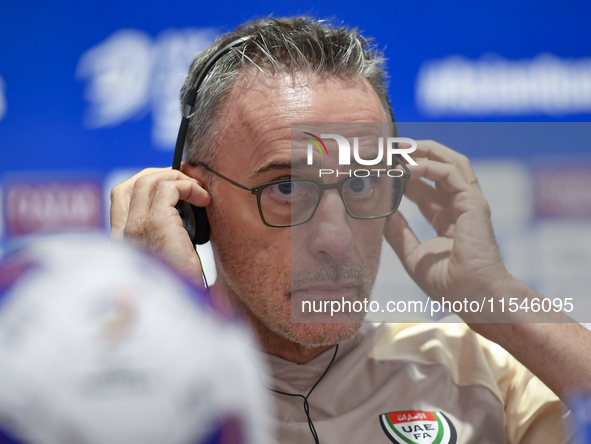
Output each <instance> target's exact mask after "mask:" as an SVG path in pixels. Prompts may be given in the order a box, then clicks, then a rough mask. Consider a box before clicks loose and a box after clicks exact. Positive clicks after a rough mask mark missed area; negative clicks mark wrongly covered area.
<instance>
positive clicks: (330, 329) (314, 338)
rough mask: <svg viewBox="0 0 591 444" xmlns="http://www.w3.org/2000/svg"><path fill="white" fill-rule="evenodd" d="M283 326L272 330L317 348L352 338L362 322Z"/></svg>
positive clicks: (299, 342) (300, 343) (309, 346)
mask: <svg viewBox="0 0 591 444" xmlns="http://www.w3.org/2000/svg"><path fill="white" fill-rule="evenodd" d="M282 327H284V328H277V327H275V328H273V327H271V330H274V332H275V333H276V334H278V335H280V336H283V337H284V338H286V339H289V340H290V341H292V342H295V343H296V344H299V345H302V346H304V347H308V348H317V347H326V346H332V345H336V344H338V343H339V342H343V341H346V340H348V339H351V338H352V337H353V336H355V335H356V334H357V332H358V331H359V328H360V327H361V323H360V322H356V323H350V322H347V323H327V324H320V323H290V324H289V325H286V326H282Z"/></svg>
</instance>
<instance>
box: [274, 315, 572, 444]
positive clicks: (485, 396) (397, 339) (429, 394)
mask: <svg viewBox="0 0 591 444" xmlns="http://www.w3.org/2000/svg"><path fill="white" fill-rule="evenodd" d="M458 319H459V318H458ZM333 354H334V348H331V349H330V350H327V351H325V352H324V353H322V354H321V355H319V356H317V357H316V358H314V359H313V360H311V361H310V362H307V363H306V364H296V363H293V362H289V361H286V360H284V359H281V358H278V357H276V356H267V358H268V361H269V363H270V367H271V375H270V381H269V383H270V385H271V386H272V387H273V388H275V389H277V390H280V391H283V392H287V393H300V394H303V395H306V394H307V393H308V391H309V390H310V388H311V387H312V386H313V385H314V383H315V382H316V381H317V380H318V378H319V377H320V375H322V373H323V372H324V370H325V369H326V367H327V366H328V364H329V362H330V360H331V359H332V357H333ZM273 397H274V401H275V404H276V409H275V414H276V417H275V435H276V438H275V439H276V442H278V443H298V444H300V443H302V444H304V443H313V442H314V439H313V437H312V434H311V432H310V429H309V426H308V422H307V418H306V415H305V413H304V409H303V400H302V399H301V398H294V397H290V396H285V395H281V394H274V395H273ZM309 404H310V416H311V418H312V421H313V422H314V425H315V427H316V431H317V433H318V437H319V440H320V443H322V444H328V443H335V444H336V443H339V444H340V443H375V444H380V443H383V444H388V443H400V444H412V443H420V444H432V443H433V444H449V443H454V442H457V444H467V443H474V444H486V443H491V444H492V443H495V444H499V443H510V444H511V443H523V444H526V443H532V444H534V443H535V444H539V443H544V444H553V443H562V442H567V440H566V439H565V432H564V428H563V416H564V415H565V408H564V405H563V404H562V403H561V401H560V400H559V399H558V398H557V396H556V395H555V394H554V393H552V392H551V391H550V389H548V388H547V387H546V386H545V385H544V384H543V383H542V382H541V381H540V380H539V379H538V378H536V377H535V376H534V375H532V373H531V372H530V371H529V370H527V369H526V368H525V367H524V366H523V365H521V364H520V363H519V362H518V361H517V360H516V359H515V358H513V357H512V356H511V355H509V354H508V353H507V352H506V351H505V350H504V349H503V348H501V347H500V346H498V345H496V344H494V343H492V342H491V341H488V340H487V339H485V338H483V337H482V336H480V335H477V334H475V333H474V332H473V331H472V330H471V329H470V328H469V327H468V326H467V325H466V324H463V323H437V324H383V325H373V324H364V325H363V326H362V327H361V330H360V332H359V333H358V334H357V335H356V336H355V337H354V338H353V339H351V340H349V341H346V342H344V343H342V344H341V345H340V346H339V351H338V354H337V356H336V359H335V361H334V363H333V365H332V367H331V368H330V370H329V371H328V373H327V374H326V376H325V377H324V379H323V380H322V381H321V382H320V384H319V385H318V386H317V387H316V388H315V390H314V391H313V392H312V394H311V395H310V398H309Z"/></svg>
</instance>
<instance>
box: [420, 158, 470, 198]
mask: <svg viewBox="0 0 591 444" xmlns="http://www.w3.org/2000/svg"><path fill="white" fill-rule="evenodd" d="M416 162H417V165H408V167H409V169H410V170H411V180H417V179H420V178H423V177H424V178H425V179H429V180H432V181H433V182H436V183H438V184H440V186H441V187H443V189H444V190H445V191H447V192H449V193H451V194H452V195H453V194H457V193H461V192H462V191H468V190H470V189H471V186H470V184H469V183H468V179H466V178H465V177H464V176H463V175H462V173H461V172H460V170H459V169H458V168H457V167H456V166H455V165H453V164H449V163H443V162H439V161H435V160H429V159H425V158H419V159H416Z"/></svg>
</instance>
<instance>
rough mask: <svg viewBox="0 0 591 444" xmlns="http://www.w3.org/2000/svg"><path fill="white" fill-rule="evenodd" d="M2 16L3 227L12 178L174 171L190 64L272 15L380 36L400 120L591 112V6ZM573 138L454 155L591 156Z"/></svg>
mask: <svg viewBox="0 0 591 444" xmlns="http://www.w3.org/2000/svg"><path fill="white" fill-rule="evenodd" d="M0 10H1V13H0V149H1V153H2V156H1V157H0V178H1V179H2V183H0V192H3V195H4V207H5V209H4V213H5V217H6V213H7V212H9V211H12V210H14V208H12V210H10V208H8V207H10V203H7V199H8V200H10V199H9V197H7V196H8V195H10V192H11V191H10V190H11V189H10V183H12V182H13V181H14V179H15V177H16V178H19V177H27V178H28V179H27V180H29V179H30V178H31V177H32V178H35V179H39V178H41V179H43V178H44V177H52V178H53V179H52V180H54V179H55V178H64V177H67V178H70V179H71V176H74V177H75V179H74V180H73V182H72V183H73V185H72V183H71V184H70V185H69V186H70V190H72V189H77V188H79V184H77V182H76V180H77V178H78V177H79V176H80V175H81V174H83V175H88V174H90V175H91V176H92V177H93V180H95V181H98V183H102V184H104V185H105V187H106V188H107V187H108V186H110V185H111V181H112V178H113V176H114V173H113V172H114V171H119V170H121V169H129V170H137V169H139V168H141V167H145V166H168V165H170V163H171V158H172V147H173V144H174V138H175V134H176V131H177V128H178V123H179V110H178V108H179V107H178V99H177V96H178V88H179V86H180V84H181V83H182V80H183V76H184V74H185V73H186V67H187V65H188V63H189V62H190V60H191V59H192V56H193V54H194V53H195V52H196V51H198V50H199V49H200V48H202V47H204V46H205V45H206V44H207V43H208V42H209V41H211V39H213V38H214V37H215V35H216V34H219V33H220V32H223V31H226V30H230V29H233V28H234V27H235V26H236V25H238V24H240V23H241V22H243V21H245V20H248V19H251V18H254V17H260V16H268V15H271V14H272V15H274V16H286V15H288V16H290V15H298V14H309V15H313V16H316V17H321V18H327V19H333V20H334V21H335V22H337V23H341V22H342V23H345V24H348V25H352V26H357V27H359V28H360V29H362V30H363V33H364V35H366V36H371V37H374V38H375V39H376V43H377V45H378V47H379V48H382V49H384V50H385V54H386V57H387V58H388V67H389V71H390V74H391V79H390V87H389V92H390V96H391V100H392V104H393V108H394V112H395V115H396V117H397V120H399V121H401V122H424V121H443V122H445V121H460V122H463V121H537V122H566V121H575V122H586V121H589V118H590V117H591V27H590V26H589V23H591V6H589V3H588V2H583V1H570V2H563V1H554V0H552V1H550V0H548V1H537V2H533V1H523V2H513V1H509V0H500V1H495V2H473V1H446V2H426V1H415V2H402V1H398V2H382V3H381V4H380V3H377V2H372V3H370V2H356V1H351V0H346V1H339V2H321V3H319V2H308V1H299V2H276V1H273V2H271V1H262V2H258V3H248V2H241V1H237V0H230V1H225V2H198V1H192V2H188V1H178V2H173V3H170V2H166V1H164V0H144V1H139V0H117V1H114V0H104V1H101V2H80V1H73V0H61V1H52V2H47V1H19V2H14V1H7V0H3V3H2V7H1V8H0ZM587 128H588V127H586V126H578V127H577V131H578V132H579V133H581V132H582V133H583V136H584V134H588V131H587ZM435 136H436V137H437V133H436V134H435ZM441 137H442V138H443V139H442V141H443V142H446V143H455V140H456V139H457V137H456V138H451V139H450V141H449V142H448V141H447V140H446V138H445V131H444V134H443V135H442V136H441ZM525 139H526V140H527V137H525ZM577 140H580V141H581V142H578V143H568V144H562V145H560V146H558V147H557V146H556V144H554V143H552V144H539V143H522V144H496V145H495V147H494V149H490V147H489V146H488V145H486V144H483V145H480V144H474V143H470V144H467V145H465V146H457V145H454V148H458V149H460V150H461V151H463V152H465V153H466V154H467V155H468V156H472V157H474V156H476V157H479V156H485V157H490V156H513V157H515V156H517V157H520V158H522V159H529V158H530V156H532V155H538V154H551V153H553V152H555V151H556V150H557V149H558V150H560V152H562V153H563V154H564V153H569V154H578V155H580V154H584V153H587V152H588V147H589V144H588V143H585V137H579V139H577ZM23 174H24V175H25V176H23ZM48 175H49V176H48ZM115 175H116V174H115ZM106 178H110V179H106ZM107 182H108V183H107ZM39 187H40V188H43V186H42V185H39ZM91 188H92V186H91ZM25 191H26V190H25ZM19 193H21V194H18V193H17V194H18V196H21V197H22V196H23V193H24V195H26V196H30V194H27V193H26V192H24V191H23V190H22V189H20V191H19ZM66 195H67V196H66V197H64V199H70V201H72V199H74V200H75V196H74V197H73V196H72V195H71V194H68V193H66ZM11 196H12V195H11ZM62 197H63V196H62ZM19 198H20V197H19ZM26 199H27V198H25V200H26ZM84 199H87V198H84ZM29 200H30V201H34V199H33V198H29ZM15 205H16V204H15ZM7 208H8V209H7ZM23 208H24V207H23ZM42 216H43V215H42ZM95 216H96V215H95V214H94V213H93V215H92V217H91V216H88V217H89V218H90V219H92V218H95ZM90 219H89V220H90ZM92 220H95V219H92ZM6 225H10V222H7V221H5V222H4V226H5V227H4V229H3V230H0V234H1V233H4V234H3V235H5V233H6V231H7V228H6ZM89 226H92V223H91V224H90V225H89ZM8 231H10V230H8ZM25 231H26V230H25ZM33 231H34V228H33Z"/></svg>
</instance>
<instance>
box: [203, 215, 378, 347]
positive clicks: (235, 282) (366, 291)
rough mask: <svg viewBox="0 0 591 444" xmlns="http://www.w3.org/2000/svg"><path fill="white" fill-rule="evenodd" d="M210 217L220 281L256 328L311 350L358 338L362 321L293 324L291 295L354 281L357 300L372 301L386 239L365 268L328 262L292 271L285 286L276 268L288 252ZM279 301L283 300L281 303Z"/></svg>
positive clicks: (370, 253)
mask: <svg viewBox="0 0 591 444" xmlns="http://www.w3.org/2000/svg"><path fill="white" fill-rule="evenodd" d="M210 213H213V214H212V215H211V216H210V219H211V221H212V227H215V228H216V231H215V245H213V247H214V248H213V249H214V255H215V257H216V262H217V269H218V279H221V280H222V285H223V286H224V287H225V290H226V293H227V295H228V296H229V297H230V298H231V299H232V301H233V303H235V304H236V305H237V306H238V308H239V309H240V310H241V311H242V312H243V313H244V314H245V315H246V316H247V317H248V318H249V320H250V321H251V323H255V324H256V323H259V324H261V325H262V326H264V327H265V328H266V329H267V330H269V331H270V332H272V333H274V334H275V335H277V336H279V337H281V338H284V339H287V340H289V341H291V342H294V343H296V344H298V345H300V346H303V347H306V348H310V349H313V348H318V347H324V346H332V345H335V344H337V343H339V342H343V341H346V340H348V339H351V338H352V337H353V336H354V335H355V334H356V333H357V332H358V330H359V328H360V327H361V323H362V321H363V317H362V316H358V317H357V318H355V321H351V322H334V323H332V322H331V323H293V322H292V319H291V313H292V298H291V294H292V291H291V289H292V286H293V287H294V288H298V287H299V286H302V285H304V284H310V283H314V282H326V281H332V282H337V281H339V280H342V279H351V280H354V281H355V282H356V283H357V291H356V296H355V299H359V300H363V298H367V299H369V297H370V293H371V289H372V288H373V284H374V282H375V277H376V274H377V268H378V265H379V257H380V253H381V245H382V244H381V238H380V241H379V243H377V244H375V245H372V246H370V248H369V250H368V264H367V265H366V266H365V267H363V266H362V265H361V264H351V263H349V262H347V261H345V260H343V261H339V262H334V261H331V260H326V261H323V262H321V263H320V264H317V265H315V267H314V268H313V269H298V270H293V267H287V268H288V271H286V272H285V273H284V274H283V275H280V279H279V280H280V281H281V282H279V281H275V282H273V279H272V277H271V272H272V271H273V270H272V267H271V264H276V263H277V257H276V254H279V255H285V254H288V252H285V251H283V252H281V251H278V249H277V248H275V249H274V248H273V244H271V243H269V242H267V241H266V240H265V239H252V238H251V239H242V240H240V239H237V238H236V235H235V234H234V233H231V232H230V231H229V230H228V229H227V227H226V224H225V220H226V217H225V216H224V213H223V212H222V211H220V208H219V207H218V208H217V209H216V211H214V212H210ZM273 251H275V254H273ZM289 259H291V258H288V260H289ZM289 268H292V269H289ZM277 295H281V296H280V297H281V300H280V301H279V302H277V299H278V296H277ZM256 327H257V326H256V325H255V329H256V330H260V328H256ZM258 333H259V334H261V332H260V331H259V332H258ZM261 340H262V341H264V340H265V338H261Z"/></svg>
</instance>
